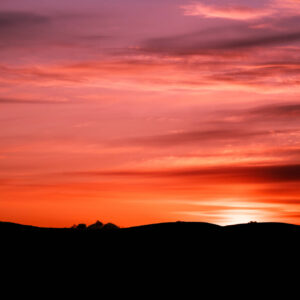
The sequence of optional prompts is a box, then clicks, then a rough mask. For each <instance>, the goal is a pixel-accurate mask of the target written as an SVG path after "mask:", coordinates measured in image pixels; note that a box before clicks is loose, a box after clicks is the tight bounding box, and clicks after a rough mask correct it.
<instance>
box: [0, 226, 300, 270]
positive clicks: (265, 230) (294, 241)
mask: <svg viewBox="0 0 300 300" xmlns="http://www.w3.org/2000/svg"><path fill="white" fill-rule="evenodd" d="M0 242H1V253H2V255H3V257H6V259H10V261H14V262H18V263H22V264H23V263H24V262H25V263H26V264H28V266H27V267H28V268H30V267H31V265H32V263H34V264H35V265H39V264H41V266H42V267H43V266H44V265H47V266H50V265H52V264H53V265H56V266H57V265H58V263H59V265H60V266H61V265H64V266H65V265H66V264H67V266H68V268H69V269H72V268H73V269H74V268H75V267H76V268H78V266H80V268H82V269H88V268H90V267H97V268H98V269H99V270H101V269H103V267H104V265H105V266H106V269H105V270H106V272H108V271H111V272H113V270H114V268H117V269H119V268H120V266H123V267H122V268H123V269H124V271H125V270H127V271H128V270H131V269H132V268H133V266H135V272H141V274H145V273H146V272H147V270H148V269H152V272H153V271H154V272H155V268H157V270H158V269H162V268H163V269H164V270H165V271H166V272H167V273H168V274H169V275H171V274H172V273H173V272H174V275H175V274H176V269H181V270H190V269H191V268H193V266H197V268H198V269H197V270H202V269H203V268H205V270H206V272H211V271H212V270H213V269H212V270H211V268H212V267H213V266H214V267H215V266H219V268H222V272H224V273H223V274H226V273H227V272H228V271H229V270H230V269H231V268H232V267H233V266H235V268H236V269H237V270H240V271H243V272H245V271H246V270H247V269H254V268H255V269H257V270H259V269H260V268H262V267H263V268H264V269H265V270H270V269H271V268H275V267H276V268H277V267H278V266H280V265H281V266H286V265H293V264H294V263H295V262H296V261H298V260H299V253H300V252H299V251H300V247H299V242H300V226H298V225H292V224H283V223H249V224H238V225H231V226H218V225H214V224H209V223H201V222H199V223H198V222H174V223H159V224H150V225H144V226H136V227H129V228H118V227H117V226H115V225H113V224H110V223H108V224H102V223H101V222H96V223H95V224H93V226H91V225H90V226H83V225H80V226H78V225H75V226H73V227H72V228H41V227H34V226H27V225H20V224H14V223H7V222H0ZM188 272H189V271H188ZM181 276H183V274H181ZM223 276H225V275H223Z"/></svg>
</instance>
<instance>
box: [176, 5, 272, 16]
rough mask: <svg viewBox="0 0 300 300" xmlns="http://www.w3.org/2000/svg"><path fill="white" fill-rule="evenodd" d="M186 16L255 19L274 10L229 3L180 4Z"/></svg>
mask: <svg viewBox="0 0 300 300" xmlns="http://www.w3.org/2000/svg"><path fill="white" fill-rule="evenodd" d="M181 8H182V9H183V10H184V15H186V16H204V17H206V18H224V19H233V20H249V19H257V18H261V17H264V16H268V15H271V14H272V13H273V12H274V11H273V10H272V9H270V8H254V7H250V6H242V5H231V4H228V5H227V6H219V5H206V4H203V3H200V2H195V3H193V4H188V5H184V6H181Z"/></svg>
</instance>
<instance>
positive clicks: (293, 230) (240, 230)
mask: <svg viewBox="0 0 300 300" xmlns="http://www.w3.org/2000/svg"><path fill="white" fill-rule="evenodd" d="M32 235H37V236H38V238H40V239H41V238H49V237H52V238H61V237H63V238H66V240H68V239H72V238H74V240H75V241H76V240H77V239H78V238H80V239H85V240H86V241H88V240H89V241H90V242H93V243H99V244H101V243H102V242H103V243H105V242H106V241H107V240H112V241H113V242H119V241H124V239H126V240H127V242H128V241H130V243H134V242H138V241H139V242H141V241H147V242H149V241H151V243H152V244H155V243H167V242H168V243H172V242H176V243H177V242H185V243H191V244H195V243H201V242H204V241H208V240H209V241H210V242H213V243H218V242H224V241H226V243H228V242H230V243H233V244H235V243H238V242H242V241H243V242H249V243H250V242H251V243H258V242H260V243H265V242H266V241H273V242H275V241H280V240H282V241H289V242H298V240H299V238H300V226H299V225H292V224H285V223H256V222H253V223H248V224H237V225H230V226H218V225H215V224H209V223H202V222H173V223H172V222H170V223H158V224H149V225H143V226H135V227H128V228H119V227H118V226H116V225H114V224H111V223H108V224H103V223H101V222H100V221H97V222H96V223H95V224H92V225H89V226H86V225H85V224H79V225H74V226H73V227H71V228H44V227H35V226H29V225H21V224H15V223H9V222H0V236H1V237H2V238H4V237H7V238H9V237H18V238H24V237H27V238H30V237H31V236H32Z"/></svg>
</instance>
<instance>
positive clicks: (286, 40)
mask: <svg viewBox="0 0 300 300" xmlns="http://www.w3.org/2000/svg"><path fill="white" fill-rule="evenodd" d="M213 31H215V33H216V34H215V35H214V34H213V32H210V31H208V32H207V31H204V32H201V31H200V32H195V33H190V34H186V35H177V36H169V37H161V38H154V39H148V40H146V41H145V42H144V44H143V46H142V47H141V48H140V50H141V51H144V52H153V53H161V54H176V55H197V54H198V55H201V54H204V55H205V54H209V55H214V54H218V53H217V52H216V51H224V50H226V51H228V50H247V49H249V48H253V47H268V46H277V45H285V46H287V45H290V44H293V43H295V42H298V41H300V31H291V32H286V31H284V32H271V31H269V30H260V31H259V32H255V31H253V30H251V29H249V28H244V29H243V28H239V29H238V28H234V27H232V28H219V29H215V30H213ZM222 33H223V34H222ZM222 35H223V37H222ZM224 36H225V37H224Z"/></svg>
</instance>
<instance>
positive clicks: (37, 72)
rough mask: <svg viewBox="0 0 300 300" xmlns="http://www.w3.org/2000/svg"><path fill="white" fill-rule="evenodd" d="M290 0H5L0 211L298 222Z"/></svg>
mask: <svg viewBox="0 0 300 300" xmlns="http://www.w3.org/2000/svg"><path fill="white" fill-rule="evenodd" d="M299 24H300V1H297V0H263V1H261V0H260V1H258V0H252V1H249V0H248V1H241V0H234V1H230V3H224V1H208V0H207V1H204V0H203V1H200V0H199V1H188V0H165V1H159V0H151V1H146V0H126V1H124V0H122V1H121V0H114V1H105V0H86V1H84V3H83V1H79V0H74V1H71V2H70V1H67V0H60V1H58V0H51V1H50V0H44V1H34V0H9V1H8V0H2V1H1V3H0V43H1V47H0V125H1V127H0V128H1V130H0V220H2V221H12V222H18V223H24V224H32V225H40V226H71V225H73V224H74V223H79V222H84V223H88V224H89V223H93V222H95V221H96V220H97V219H99V220H101V221H103V222H113V223H116V224H117V225H120V226H131V225H139V224H145V223H153V222H163V221H177V220H186V221H205V222H211V223H216V224H222V225H224V224H232V223H240V222H248V221H251V220H252V221H255V220H256V221H279V222H289V223H295V224H300V211H299V207H300V189H299V186H300V126H299V125H300V102H299V96H300V88H299V83H300V82H299V75H300V51H299V50H300V25H299Z"/></svg>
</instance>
